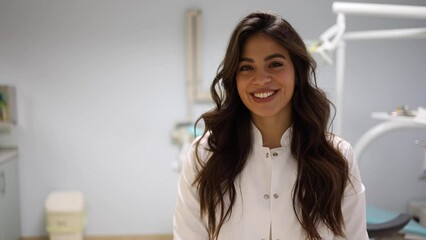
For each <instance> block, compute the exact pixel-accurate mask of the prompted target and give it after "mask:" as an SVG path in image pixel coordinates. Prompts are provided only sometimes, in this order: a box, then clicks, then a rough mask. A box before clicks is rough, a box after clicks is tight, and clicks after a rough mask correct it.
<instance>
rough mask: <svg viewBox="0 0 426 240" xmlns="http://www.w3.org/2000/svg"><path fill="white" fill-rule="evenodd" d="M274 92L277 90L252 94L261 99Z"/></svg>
mask: <svg viewBox="0 0 426 240" xmlns="http://www.w3.org/2000/svg"><path fill="white" fill-rule="evenodd" d="M276 92H277V91H269V92H262V93H253V96H254V97H256V98H260V99H263V98H267V97H270V96H272V95H274V93H276Z"/></svg>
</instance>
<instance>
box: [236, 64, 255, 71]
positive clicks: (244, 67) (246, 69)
mask: <svg viewBox="0 0 426 240" xmlns="http://www.w3.org/2000/svg"><path fill="white" fill-rule="evenodd" d="M252 69H253V67H251V66H249V65H243V66H241V67H240V69H239V70H240V71H250V70H252Z"/></svg>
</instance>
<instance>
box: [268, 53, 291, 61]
mask: <svg viewBox="0 0 426 240" xmlns="http://www.w3.org/2000/svg"><path fill="white" fill-rule="evenodd" d="M272 58H284V59H287V58H286V57H285V56H284V55H282V54H281V53H274V54H271V55H269V56H267V57H266V58H265V59H264V61H268V60H271V59H272Z"/></svg>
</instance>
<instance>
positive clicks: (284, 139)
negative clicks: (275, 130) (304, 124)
mask: <svg viewBox="0 0 426 240" xmlns="http://www.w3.org/2000/svg"><path fill="white" fill-rule="evenodd" d="M251 125H252V133H253V143H254V146H259V147H263V140H262V133H260V131H259V129H258V128H257V127H256V125H254V123H253V122H252V123H251ZM292 129H293V125H291V126H290V127H289V128H287V130H285V132H284V133H283V135H282V136H281V141H280V142H281V147H289V146H290V143H291V135H292Z"/></svg>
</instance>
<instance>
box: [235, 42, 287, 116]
mask: <svg viewBox="0 0 426 240" xmlns="http://www.w3.org/2000/svg"><path fill="white" fill-rule="evenodd" d="M240 56H241V58H240V60H239V64H238V68H237V74H236V80H237V88H238V94H239V96H240V98H241V100H242V102H243V103H244V105H245V106H246V107H247V108H248V109H249V110H250V111H251V115H252V118H253V120H254V121H256V120H262V119H267V118H275V119H276V120H287V121H290V120H291V119H290V118H291V98H292V96H293V92H294V85H295V74H294V68H293V63H292V61H291V59H290V55H289V53H288V51H287V49H285V48H284V47H282V46H281V45H280V44H279V43H278V42H276V41H275V40H273V39H272V38H270V37H268V36H267V35H264V34H255V35H253V36H251V37H249V38H248V39H247V40H246V42H245V44H244V46H243V49H242V52H241V54H240Z"/></svg>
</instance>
